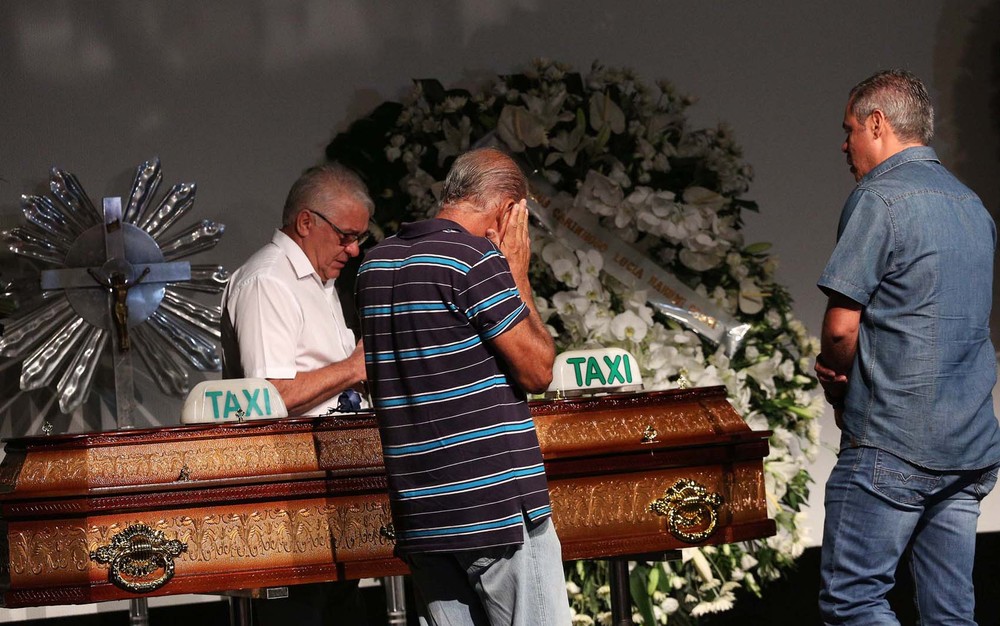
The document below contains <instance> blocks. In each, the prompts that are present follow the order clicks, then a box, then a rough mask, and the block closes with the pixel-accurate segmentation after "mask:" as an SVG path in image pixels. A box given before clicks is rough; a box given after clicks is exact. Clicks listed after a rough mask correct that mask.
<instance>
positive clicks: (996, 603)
mask: <svg viewBox="0 0 1000 626" xmlns="http://www.w3.org/2000/svg"><path fill="white" fill-rule="evenodd" d="M976 557H977V558H976V567H975V572H974V577H975V586H976V621H977V622H978V623H979V626H1000V565H998V563H1000V533H984V534H980V535H979V537H978V548H977V555H976ZM897 578H898V583H897V585H896V588H895V589H894V590H893V592H892V593H891V594H890V598H889V600H890V603H891V604H892V606H893V608H894V609H895V611H896V614H897V615H898V617H899V620H900V622H901V624H903V626H911V625H913V624H915V623H916V616H915V614H914V610H913V603H912V599H911V598H912V589H913V585H912V581H911V580H910V577H909V573H908V571H907V568H906V567H901V568H900V571H899V572H898V573H897ZM818 590H819V549H818V548H810V549H808V550H806V551H805V553H804V554H803V555H802V557H801V558H800V559H799V561H798V567H797V568H796V570H795V571H794V572H789V573H788V575H787V576H785V578H784V579H782V580H779V581H777V582H774V583H772V584H771V585H770V586H768V587H767V588H766V589H765V592H764V597H763V598H755V597H753V596H750V595H744V596H742V597H740V599H739V601H738V602H737V604H736V608H735V609H734V610H732V611H729V612H728V613H722V614H719V615H713V616H710V617H707V618H705V619H704V620H703V621H702V622H701V624H702V626H813V625H819V624H820V620H819V613H818V611H817V608H816V595H817V593H818ZM363 591H364V595H365V603H366V606H367V608H368V613H369V617H370V619H369V626H384V625H385V624H386V621H387V620H386V615H385V595H384V594H383V591H382V588H381V587H369V588H365V589H364V590H363ZM411 596H412V594H409V593H408V594H407V597H408V598H409V597H411ZM409 617H411V618H412V617H413V611H412V610H411V611H410V612H409ZM149 623H150V626H173V625H174V624H183V625H184V626H226V625H227V624H229V603H228V600H220V601H219V602H210V603H201V604H188V605H177V606H169V607H158V608H153V609H152V610H151V611H150V619H149ZM21 624H23V625H24V626H128V615H127V614H126V613H125V612H118V613H100V614H94V615H83V616H75V617H61V618H52V619H49V620H36V621H28V622H21ZM409 624H410V626H415V624H416V620H415V619H411V620H410V621H409ZM289 626H293V625H291V624H289ZM333 626H352V625H350V624H344V625H339V624H338V625H333Z"/></svg>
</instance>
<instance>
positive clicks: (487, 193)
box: [441, 148, 528, 213]
mask: <svg viewBox="0 0 1000 626" xmlns="http://www.w3.org/2000/svg"><path fill="white" fill-rule="evenodd" d="M527 193H528V183H527V181H526V180H525V178H524V174H523V173H522V172H521V168H520V167H518V166H517V163H515V162H514V160H513V159H511V158H510V157H509V156H507V155H506V154H504V153H503V152H501V151H499V150H496V149H494V148H479V149H476V150H470V151H469V152H466V153H465V154H463V155H461V156H459V157H458V158H457V159H455V163H454V164H453V165H452V166H451V170H449V171H448V176H447V177H446V178H445V179H444V190H443V191H442V194H441V207H442V208H443V209H444V208H455V207H458V206H461V207H463V208H464V209H465V210H470V211H476V212H482V213H486V212H490V211H495V210H496V209H497V207H498V206H499V205H501V204H504V203H506V202H510V201H514V202H516V201H518V200H520V199H521V198H524V197H525V196H526V195H527Z"/></svg>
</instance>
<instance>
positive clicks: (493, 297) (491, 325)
mask: <svg viewBox="0 0 1000 626" xmlns="http://www.w3.org/2000/svg"><path fill="white" fill-rule="evenodd" d="M458 301H459V302H460V303H461V306H462V307H463V309H464V310H463V312H464V313H465V316H466V318H467V319H468V320H469V324H470V325H472V327H473V328H475V329H476V332H478V333H479V336H480V337H482V338H483V339H485V340H492V339H495V338H496V337H499V336H500V335H502V334H503V333H504V332H506V331H507V330H509V329H511V328H513V327H514V326H516V325H517V324H518V322H520V321H521V320H522V319H524V318H526V317H527V316H528V308H527V307H526V306H525V304H524V302H523V301H522V300H521V295H520V293H519V292H518V290H517V285H515V284H514V277H513V276H512V275H511V273H510V266H509V265H508V264H507V259H506V258H504V256H503V255H502V254H501V253H500V252H499V251H497V250H496V249H495V248H492V247H491V248H490V249H489V250H487V251H486V252H485V253H484V254H483V256H482V258H481V259H480V260H479V261H478V262H477V263H475V264H474V265H473V266H472V267H471V268H470V270H469V272H468V274H467V275H466V288H465V289H464V290H463V291H462V292H461V293H460V294H459V298H458Z"/></svg>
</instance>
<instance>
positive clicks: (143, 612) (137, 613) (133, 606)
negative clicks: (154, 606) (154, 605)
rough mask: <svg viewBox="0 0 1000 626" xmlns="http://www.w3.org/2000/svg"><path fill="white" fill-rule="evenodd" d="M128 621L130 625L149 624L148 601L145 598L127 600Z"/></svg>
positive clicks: (146, 625)
mask: <svg viewBox="0 0 1000 626" xmlns="http://www.w3.org/2000/svg"><path fill="white" fill-rule="evenodd" d="M128 623H129V625H130V626H149V602H148V601H147V600H146V598H132V599H131V600H129V601H128Z"/></svg>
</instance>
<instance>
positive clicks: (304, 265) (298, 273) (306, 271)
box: [271, 229, 322, 282]
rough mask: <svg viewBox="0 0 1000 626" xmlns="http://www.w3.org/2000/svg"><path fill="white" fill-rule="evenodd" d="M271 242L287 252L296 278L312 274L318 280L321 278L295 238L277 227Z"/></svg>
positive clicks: (286, 254)
mask: <svg viewBox="0 0 1000 626" xmlns="http://www.w3.org/2000/svg"><path fill="white" fill-rule="evenodd" d="M271 243H273V244H274V245H276V246H278V248H279V249H280V250H281V251H282V252H284V253H285V256H286V257H288V262H289V263H291V264H292V269H293V270H295V277H296V278H305V277H306V276H309V275H310V274H311V275H313V276H315V277H316V280H320V278H319V274H317V273H316V270H315V269H314V268H313V265H312V262H311V261H310V260H309V257H307V256H306V253H305V252H303V251H302V248H301V247H299V244H297V243H295V240H294V239H292V238H291V237H289V236H288V235H286V234H285V233H283V232H282V231H281V230H280V229H275V231H274V236H272V237H271ZM320 282H322V281H320Z"/></svg>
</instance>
